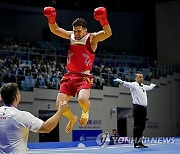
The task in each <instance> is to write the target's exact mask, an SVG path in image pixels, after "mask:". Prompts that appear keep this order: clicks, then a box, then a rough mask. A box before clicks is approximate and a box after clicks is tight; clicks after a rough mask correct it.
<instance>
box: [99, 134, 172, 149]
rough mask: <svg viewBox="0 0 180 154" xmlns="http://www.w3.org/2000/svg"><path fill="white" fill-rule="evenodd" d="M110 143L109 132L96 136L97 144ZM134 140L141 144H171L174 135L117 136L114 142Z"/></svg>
mask: <svg viewBox="0 0 180 154" xmlns="http://www.w3.org/2000/svg"><path fill="white" fill-rule="evenodd" d="M110 142H111V143H114V142H112V141H111V137H110V136H109V133H108V132H106V133H101V134H99V135H98V136H97V138H96V143H97V145H98V146H102V147H105V146H108V145H110ZM134 142H142V143H143V144H173V143H175V137H142V138H140V139H138V141H137V138H133V137H119V138H118V140H117V142H116V143H114V144H133V143H134Z"/></svg>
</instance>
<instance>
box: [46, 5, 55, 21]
mask: <svg viewBox="0 0 180 154" xmlns="http://www.w3.org/2000/svg"><path fill="white" fill-rule="evenodd" d="M43 13H44V15H45V16H46V17H47V18H48V22H49V23H50V24H54V23H55V22H56V9H55V8H53V7H49V6H48V7H45V8H44V11H43Z"/></svg>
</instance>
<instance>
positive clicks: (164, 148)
mask: <svg viewBox="0 0 180 154" xmlns="http://www.w3.org/2000/svg"><path fill="white" fill-rule="evenodd" d="M146 145H148V146H149V148H144V149H136V148H133V145H132V144H128V145H113V146H106V147H83V148H77V147H76V148H57V149H29V150H28V154H57V153H61V154H63V153H64V154H65V153H69V154H74V153H76V154H77V153H83V154H90V153H92V154H96V153H101V154H129V153H130V154H137V153H142V154H179V153H180V141H177V142H175V143H169V144H168V143H166V144H162V143H159V144H146Z"/></svg>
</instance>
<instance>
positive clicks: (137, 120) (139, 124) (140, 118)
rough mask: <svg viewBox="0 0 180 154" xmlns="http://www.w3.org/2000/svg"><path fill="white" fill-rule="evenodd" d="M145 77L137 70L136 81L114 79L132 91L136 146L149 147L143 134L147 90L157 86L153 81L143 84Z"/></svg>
mask: <svg viewBox="0 0 180 154" xmlns="http://www.w3.org/2000/svg"><path fill="white" fill-rule="evenodd" d="M143 79H144V77H143V74H142V73H141V72H137V73H136V75H135V82H126V81H122V80H121V79H115V80H114V81H117V82H119V83H120V84H122V85H124V86H125V87H127V88H129V89H130V92H131V96H132V99H133V117H134V129H133V138H134V147H135V148H147V146H145V145H143V144H142V136H143V131H144V129H145V126H146V118H147V108H146V107H147V105H148V103H147V93H146V91H149V90H152V89H153V88H154V87H155V86H156V85H155V84H154V83H151V84H150V85H145V84H143Z"/></svg>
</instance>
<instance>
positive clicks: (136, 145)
mask: <svg viewBox="0 0 180 154" xmlns="http://www.w3.org/2000/svg"><path fill="white" fill-rule="evenodd" d="M134 148H148V146H146V145H144V144H142V143H139V144H134Z"/></svg>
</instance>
